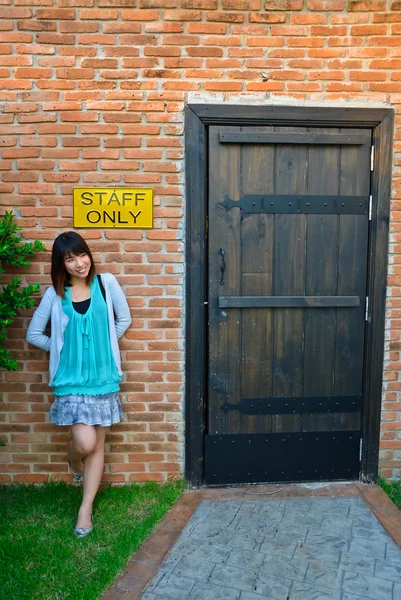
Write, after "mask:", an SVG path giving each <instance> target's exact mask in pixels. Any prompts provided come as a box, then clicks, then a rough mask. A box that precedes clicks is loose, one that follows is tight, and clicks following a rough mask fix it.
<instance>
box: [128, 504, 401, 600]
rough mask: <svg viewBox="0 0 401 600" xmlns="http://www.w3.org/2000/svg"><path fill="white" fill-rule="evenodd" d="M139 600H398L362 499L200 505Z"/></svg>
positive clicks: (391, 565) (381, 534) (400, 577)
mask: <svg viewBox="0 0 401 600" xmlns="http://www.w3.org/2000/svg"><path fill="white" fill-rule="evenodd" d="M140 598H141V600H262V599H263V598H264V599H266V600H267V599H268V600H401V548H400V547H399V546H398V545H397V544H396V543H395V542H394V541H393V540H392V538H391V537H390V536H389V534H388V533H387V532H386V530H385V529H384V528H383V527H382V525H381V524H380V523H379V521H378V520H377V519H376V517H375V516H374V514H373V512H372V511H371V509H370V508H369V506H368V505H367V504H365V502H364V501H363V500H362V498H361V497H346V498H341V497H336V498H326V497H321V498H310V497H309V498H296V497H288V498H281V499H274V496H269V497H267V496H266V497H264V498H261V499H254V498H252V499H247V498H246V496H245V497H241V498H239V499H238V500H206V501H203V502H202V503H201V504H200V505H199V507H198V508H197V510H196V511H195V512H194V514H193V515H192V517H191V519H190V520H189V521H188V523H187V525H186V526H185V528H184V529H183V531H182V533H181V535H180V537H179V538H178V540H177V541H176V543H175V544H174V546H173V547H172V548H171V550H170V552H169V553H168V554H167V556H166V558H165V560H164V562H163V563H162V564H161V567H160V568H159V570H158V572H157V573H156V575H155V576H154V577H153V579H152V580H151V581H150V583H149V585H148V586H147V588H146V589H145V591H144V592H143V594H142V595H141V596H140Z"/></svg>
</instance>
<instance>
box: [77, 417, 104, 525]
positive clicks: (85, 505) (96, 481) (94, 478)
mask: <svg viewBox="0 0 401 600" xmlns="http://www.w3.org/2000/svg"><path fill="white" fill-rule="evenodd" d="M84 427H88V426H86V425H84ZM91 429H92V430H94V433H95V435H96V438H95V444H94V446H93V448H92V451H91V452H90V453H88V454H86V455H85V463H84V482H83V497H82V503H81V506H80V508H79V511H78V520H77V524H76V527H84V528H88V527H90V526H91V524H92V520H91V515H92V505H93V501H94V499H95V496H96V494H97V491H98V489H99V485H100V481H101V479H102V474H103V467H104V440H105V437H106V433H107V429H108V428H107V427H100V426H99V425H96V426H95V427H91Z"/></svg>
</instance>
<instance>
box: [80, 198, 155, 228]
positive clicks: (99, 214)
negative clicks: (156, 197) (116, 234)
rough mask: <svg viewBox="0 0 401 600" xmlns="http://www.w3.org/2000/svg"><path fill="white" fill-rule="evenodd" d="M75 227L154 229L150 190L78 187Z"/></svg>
mask: <svg viewBox="0 0 401 600" xmlns="http://www.w3.org/2000/svg"><path fill="white" fill-rule="evenodd" d="M73 199H74V227H77V228H80V227H82V228H85V229H87V228H88V227H101V228H102V229H105V228H138V229H151V228H152V227H153V190H152V189H150V188H141V189H132V188H74V190H73Z"/></svg>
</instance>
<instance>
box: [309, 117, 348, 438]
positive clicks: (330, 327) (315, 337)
mask: <svg viewBox="0 0 401 600" xmlns="http://www.w3.org/2000/svg"><path fill="white" fill-rule="evenodd" d="M311 131H313V129H311ZM320 131H321V133H324V132H326V131H328V130H320ZM331 131H333V129H331ZM335 131H336V130H335ZM339 159H340V152H339V148H338V147H336V146H333V147H328V146H323V147H321V146H310V147H309V170H308V194H338V190H339V177H338V173H339V166H340V165H339ZM338 220H339V217H338V215H308V217H307V250H306V252H307V262H306V264H307V267H306V286H305V293H306V295H307V296H309V295H311V296H312V295H313V296H315V295H322V296H325V295H336V293H337V236H338ZM304 319H305V355H304V358H305V360H304V395H305V396H320V395H322V396H330V395H332V394H333V387H334V386H333V375H334V366H335V339H336V313H335V309H333V308H329V309H324V310H321V311H318V310H313V309H312V310H306V311H305V316H304ZM332 424H333V417H332V415H321V414H316V415H314V414H312V415H305V416H304V419H303V430H304V431H315V430H316V431H319V430H328V429H331V428H332Z"/></svg>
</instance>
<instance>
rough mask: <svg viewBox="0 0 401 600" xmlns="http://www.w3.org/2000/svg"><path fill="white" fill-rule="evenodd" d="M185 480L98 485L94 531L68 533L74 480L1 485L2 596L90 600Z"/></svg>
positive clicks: (74, 507) (76, 491) (76, 489)
mask: <svg viewBox="0 0 401 600" xmlns="http://www.w3.org/2000/svg"><path fill="white" fill-rule="evenodd" d="M184 487H185V484H184V483H183V482H182V481H179V482H171V483H168V484H164V485H161V484H157V483H146V484H144V485H136V484H132V485H126V486H122V487H108V488H106V489H101V490H100V491H99V493H98V495H97V497H96V501H95V505H94V513H93V514H94V530H93V532H92V533H91V534H90V535H89V536H88V537H86V538H84V539H82V540H79V539H77V538H76V537H75V536H74V534H73V528H74V525H75V521H76V515H77V511H78V507H79V505H80V502H81V495H82V490H81V487H80V486H74V485H68V484H66V483H64V482H57V483H56V482H51V483H48V484H44V485H41V486H37V485H29V486H28V485H11V486H4V485H3V486H0V563H1V569H0V590H1V597H2V598H7V600H67V599H68V600H96V599H98V598H100V597H101V595H102V593H103V592H104V590H105V589H106V588H107V587H108V586H109V585H110V584H111V583H112V582H113V581H114V579H115V578H116V576H117V575H118V573H119V572H120V571H121V570H122V569H123V568H124V567H125V566H126V564H127V562H128V559H129V558H130V556H131V555H132V553H133V552H135V551H136V550H137V548H138V547H139V545H140V544H141V543H142V542H143V541H144V539H145V538H146V537H147V536H148V535H149V534H150V533H151V531H152V530H153V528H154V526H155V525H156V523H157V522H159V521H160V520H161V518H162V517H163V516H164V515H165V513H166V512H167V511H168V510H169V508H170V507H171V506H172V505H173V504H174V502H175V500H176V499H177V498H178V497H179V495H180V494H181V492H182V490H183V489H184Z"/></svg>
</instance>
